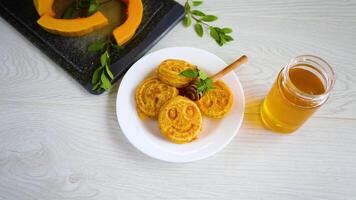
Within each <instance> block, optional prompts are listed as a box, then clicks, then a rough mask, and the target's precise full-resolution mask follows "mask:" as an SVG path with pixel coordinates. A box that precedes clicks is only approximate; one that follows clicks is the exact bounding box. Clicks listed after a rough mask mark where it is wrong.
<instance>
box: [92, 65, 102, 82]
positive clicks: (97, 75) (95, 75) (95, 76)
mask: <svg viewBox="0 0 356 200" xmlns="http://www.w3.org/2000/svg"><path fill="white" fill-rule="evenodd" d="M101 69H102V67H98V68H97V69H96V70H95V71H94V73H93V76H92V79H91V84H95V83H97V82H98V81H99V80H100V73H101Z"/></svg>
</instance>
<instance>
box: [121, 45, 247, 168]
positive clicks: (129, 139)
mask: <svg viewBox="0 0 356 200" xmlns="http://www.w3.org/2000/svg"><path fill="white" fill-rule="evenodd" d="M175 49H177V50H181V49H185V50H186V51H189V50H193V51H202V52H204V53H207V54H210V55H212V56H214V57H216V58H217V59H219V60H220V61H221V62H222V63H224V64H225V65H227V64H226V62H225V61H224V60H223V59H221V58H220V57H218V56H217V55H215V54H213V53H211V52H209V51H207V50H204V49H200V48H196V47H189V46H174V47H167V48H162V49H159V50H156V51H153V52H150V53H149V54H146V55H145V56H143V57H141V58H140V59H139V60H137V61H136V62H135V63H134V64H133V65H132V66H131V67H130V69H129V70H128V71H127V72H126V73H125V75H124V76H123V78H122V80H121V83H120V85H119V87H118V90H117V96H116V107H115V111H116V117H117V120H118V123H119V127H120V129H121V132H122V134H123V135H125V137H126V139H127V140H128V141H129V142H130V143H131V145H133V146H134V147H135V148H136V149H138V150H139V151H140V152H142V153H143V154H145V155H147V156H149V157H151V158H155V159H157V160H161V161H165V162H171V163H188V162H194V161H199V160H202V159H205V158H208V157H210V156H213V155H214V154H216V153H217V152H219V151H221V150H222V149H223V148H225V147H226V146H227V145H228V144H230V142H231V141H232V140H233V138H235V136H236V135H237V133H238V132H239V130H240V128H241V126H242V123H243V120H244V114H245V94H244V90H243V86H242V83H241V82H240V80H239V78H238V77H237V75H236V73H235V72H234V71H232V73H231V74H232V75H233V78H234V80H235V81H237V82H238V83H239V84H238V85H237V87H239V89H240V90H241V91H242V93H241V97H242V99H241V100H240V101H241V102H242V112H241V120H240V121H239V124H237V126H236V128H235V130H234V133H233V134H232V135H231V136H230V137H229V138H228V139H227V140H226V141H225V142H223V143H221V145H219V146H218V147H217V148H215V149H213V150H212V151H209V153H207V154H205V155H202V156H199V157H197V158H194V159H187V160H174V159H164V158H162V157H159V156H156V155H153V154H151V153H148V152H146V151H144V150H143V148H142V147H141V146H140V143H137V142H135V140H133V138H131V137H129V136H128V134H126V133H125V132H126V131H128V130H127V129H126V128H127V126H126V125H122V123H120V121H122V120H123V119H122V118H123V116H122V115H120V116H119V112H118V107H119V96H120V91H122V87H123V85H124V84H123V83H125V79H126V78H127V77H128V76H127V74H130V73H131V71H132V70H134V69H135V65H136V64H137V63H138V62H139V61H140V60H141V59H145V58H146V57H148V56H152V54H159V53H162V52H165V51H172V50H175Z"/></svg>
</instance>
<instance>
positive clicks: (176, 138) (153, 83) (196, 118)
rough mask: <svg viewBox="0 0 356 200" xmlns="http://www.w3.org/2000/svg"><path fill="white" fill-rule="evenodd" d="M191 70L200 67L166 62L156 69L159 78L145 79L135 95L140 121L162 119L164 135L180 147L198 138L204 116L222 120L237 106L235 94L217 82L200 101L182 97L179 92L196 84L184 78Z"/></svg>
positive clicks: (160, 125) (161, 124) (159, 123)
mask: <svg viewBox="0 0 356 200" xmlns="http://www.w3.org/2000/svg"><path fill="white" fill-rule="evenodd" d="M187 69H196V66H195V65H193V64H190V63H189V62H186V61H184V60H176V59H168V60H165V61H163V62H162V63H161V64H160V65H159V66H158V68H157V70H156V74H157V77H151V78H148V79H145V80H143V81H142V82H141V83H140V85H139V86H138V87H137V89H136V94H135V100H136V105H137V112H138V113H139V116H140V118H141V119H144V118H146V117H150V118H158V125H159V129H160V131H161V133H162V135H163V136H165V138H167V139H168V140H170V141H172V142H174V143H177V144H183V143H188V142H191V141H193V140H194V139H196V138H198V135H199V133H200V132H201V130H202V124H203V120H202V119H203V118H202V114H204V115H205V116H207V117H211V118H222V117H223V116H225V115H226V114H227V113H228V112H229V111H230V110H231V107H232V104H233V95H232V93H231V91H230V89H229V88H228V86H227V85H226V84H225V83H224V82H222V81H216V82H214V89H212V90H209V91H208V92H207V93H206V94H205V95H204V96H203V97H202V98H201V99H200V100H199V101H196V102H194V101H191V100H190V99H188V98H186V97H183V96H180V95H179V92H178V89H179V88H183V87H186V86H188V85H189V84H190V82H192V81H193V79H192V78H188V77H184V76H181V75H180V73H181V72H182V71H184V70H187Z"/></svg>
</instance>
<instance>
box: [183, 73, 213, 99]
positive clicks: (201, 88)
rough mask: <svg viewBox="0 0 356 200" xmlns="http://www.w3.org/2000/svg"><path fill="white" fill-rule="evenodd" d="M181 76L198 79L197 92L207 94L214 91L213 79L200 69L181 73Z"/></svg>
mask: <svg viewBox="0 0 356 200" xmlns="http://www.w3.org/2000/svg"><path fill="white" fill-rule="evenodd" d="M180 75H181V76H185V77H188V78H193V79H197V91H198V92H199V93H202V94H205V93H206V92H207V91H209V90H211V89H214V86H213V79H211V78H210V77H209V76H208V75H207V74H206V73H205V72H204V71H202V70H199V69H194V70H192V69H187V70H184V71H182V72H181V73H180Z"/></svg>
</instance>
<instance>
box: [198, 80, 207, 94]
mask: <svg viewBox="0 0 356 200" xmlns="http://www.w3.org/2000/svg"><path fill="white" fill-rule="evenodd" d="M205 90H206V85H205V82H204V81H199V82H198V84H197V91H198V92H201V93H203V94H204V93H205Z"/></svg>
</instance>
